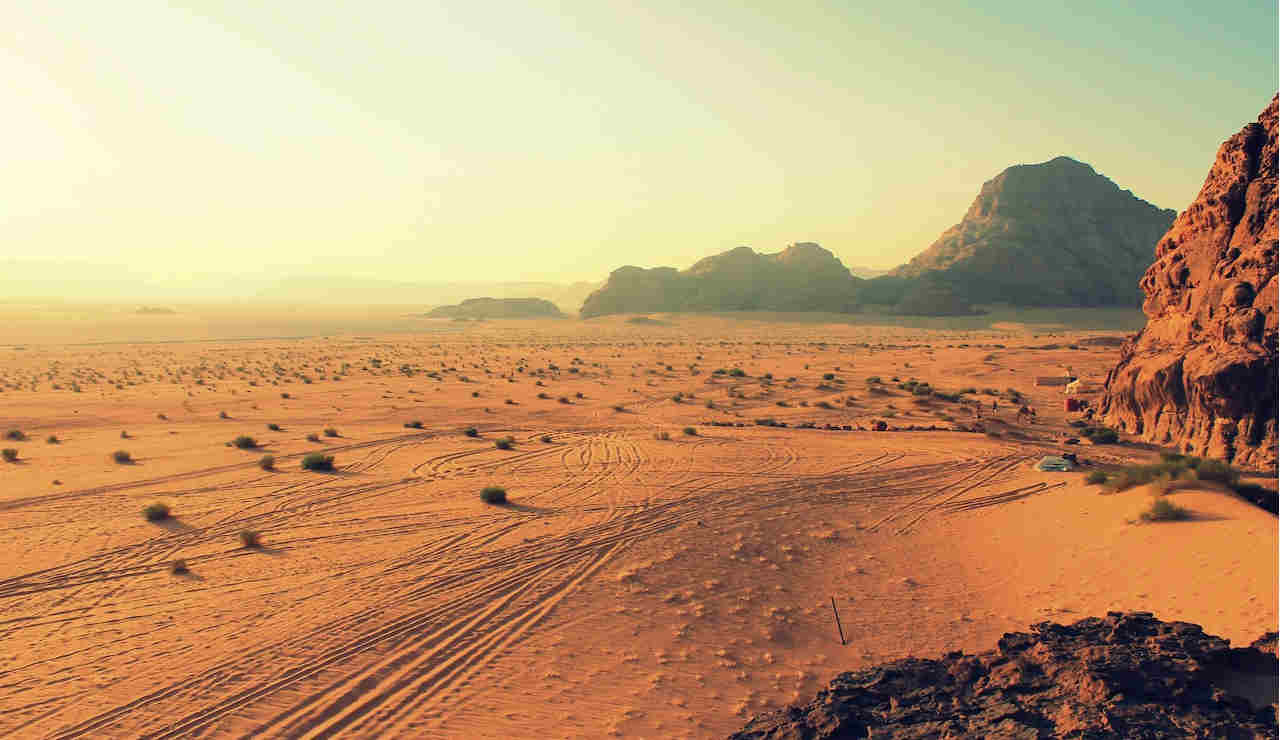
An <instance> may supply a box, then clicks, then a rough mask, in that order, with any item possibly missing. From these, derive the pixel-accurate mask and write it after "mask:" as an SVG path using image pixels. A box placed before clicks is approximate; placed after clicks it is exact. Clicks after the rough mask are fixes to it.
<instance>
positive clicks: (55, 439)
mask: <svg viewBox="0 0 1280 740" xmlns="http://www.w3.org/2000/svg"><path fill="white" fill-rule="evenodd" d="M44 441H45V442H46V443H48V444H51V445H56V444H58V443H59V442H61V441H62V440H60V439H58V435H56V434H50V435H49V436H48V437H45V438H44Z"/></svg>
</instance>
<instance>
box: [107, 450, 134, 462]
mask: <svg viewBox="0 0 1280 740" xmlns="http://www.w3.org/2000/svg"><path fill="white" fill-rule="evenodd" d="M111 459H112V460H115V461H116V462H117V463H119V464H121V465H127V464H129V463H131V462H133V456H132V455H130V454H129V453H128V452H127V451H126V450H116V451H115V452H113V453H111Z"/></svg>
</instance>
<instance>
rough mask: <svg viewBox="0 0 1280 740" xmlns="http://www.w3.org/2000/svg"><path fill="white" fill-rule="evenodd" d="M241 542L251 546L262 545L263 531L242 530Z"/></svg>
mask: <svg viewBox="0 0 1280 740" xmlns="http://www.w3.org/2000/svg"><path fill="white" fill-rule="evenodd" d="M240 544H241V545H244V546H245V547H249V548H258V547H262V533H260V532H255V531H254V530H252V529H242V530H240Z"/></svg>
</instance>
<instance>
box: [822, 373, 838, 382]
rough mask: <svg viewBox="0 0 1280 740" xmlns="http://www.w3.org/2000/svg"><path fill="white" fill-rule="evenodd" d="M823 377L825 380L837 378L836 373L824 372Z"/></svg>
mask: <svg viewBox="0 0 1280 740" xmlns="http://www.w3.org/2000/svg"><path fill="white" fill-rule="evenodd" d="M822 379H823V380H835V379H836V374H835V373H823V374H822Z"/></svg>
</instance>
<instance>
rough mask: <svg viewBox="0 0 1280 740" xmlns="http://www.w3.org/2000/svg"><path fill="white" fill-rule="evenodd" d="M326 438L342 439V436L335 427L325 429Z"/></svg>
mask: <svg viewBox="0 0 1280 740" xmlns="http://www.w3.org/2000/svg"><path fill="white" fill-rule="evenodd" d="M324 436H326V437H340V436H342V435H340V434H338V430H337V429H334V428H333V427H326V428H325V430H324Z"/></svg>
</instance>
